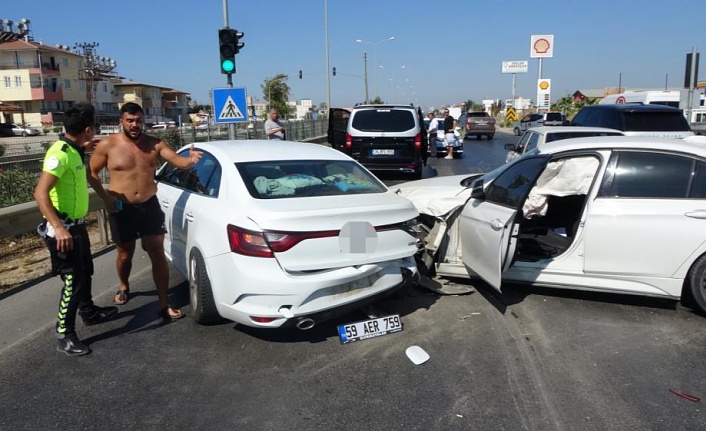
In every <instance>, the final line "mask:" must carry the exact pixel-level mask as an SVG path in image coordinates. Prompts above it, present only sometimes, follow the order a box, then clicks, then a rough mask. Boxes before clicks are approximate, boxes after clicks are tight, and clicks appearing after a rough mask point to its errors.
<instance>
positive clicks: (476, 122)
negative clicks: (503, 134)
mask: <svg viewBox="0 0 706 431" xmlns="http://www.w3.org/2000/svg"><path fill="white" fill-rule="evenodd" d="M465 115H466V121H465V124H464V126H465V131H464V133H465V136H464V138H465V139H468V138H469V137H471V136H475V137H477V138H478V139H481V136H483V135H485V136H486V137H487V138H488V139H489V140H491V139H493V136H495V118H493V117H491V116H490V114H488V113H487V112H485V111H477V112H467V113H466V114H465Z"/></svg>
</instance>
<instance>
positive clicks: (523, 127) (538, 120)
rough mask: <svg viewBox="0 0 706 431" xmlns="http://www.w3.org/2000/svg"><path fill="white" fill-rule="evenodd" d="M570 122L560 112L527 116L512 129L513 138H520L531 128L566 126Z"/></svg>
mask: <svg viewBox="0 0 706 431" xmlns="http://www.w3.org/2000/svg"><path fill="white" fill-rule="evenodd" d="M570 124H571V122H570V121H569V120H568V119H567V118H566V115H565V114H562V113H561V112H539V113H532V114H527V115H525V116H524V117H522V119H521V120H520V121H518V122H516V123H515V126H514V127H513V132H515V136H520V135H521V134H522V133H523V132H525V131H527V130H528V129H530V128H532V127H541V126H568V125H570Z"/></svg>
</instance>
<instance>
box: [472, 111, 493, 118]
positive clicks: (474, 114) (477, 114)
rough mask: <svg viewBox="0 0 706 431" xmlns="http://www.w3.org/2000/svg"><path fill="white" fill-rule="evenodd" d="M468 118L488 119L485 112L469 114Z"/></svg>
mask: <svg viewBox="0 0 706 431" xmlns="http://www.w3.org/2000/svg"><path fill="white" fill-rule="evenodd" d="M468 117H469V118H471V117H476V118H477V117H490V115H488V113H487V112H469V113H468Z"/></svg>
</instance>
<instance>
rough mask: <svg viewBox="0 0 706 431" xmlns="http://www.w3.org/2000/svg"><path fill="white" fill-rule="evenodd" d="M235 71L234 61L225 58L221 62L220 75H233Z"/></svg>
mask: <svg viewBox="0 0 706 431" xmlns="http://www.w3.org/2000/svg"><path fill="white" fill-rule="evenodd" d="M234 71H235V61H233V60H231V59H229V58H227V59H225V60H223V61H221V72H222V73H233V72H234Z"/></svg>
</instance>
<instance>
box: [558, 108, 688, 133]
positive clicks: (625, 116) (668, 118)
mask: <svg viewBox="0 0 706 431" xmlns="http://www.w3.org/2000/svg"><path fill="white" fill-rule="evenodd" d="M571 125H573V126H590V127H607V128H609V129H617V130H620V131H621V132H623V133H625V135H626V136H658V137H663V138H685V137H687V136H692V135H693V134H694V133H693V132H692V131H691V127H690V126H689V123H688V122H687V121H686V118H685V117H684V114H683V113H682V111H681V109H677V108H673V107H671V106H665V105H643V104H641V103H627V104H625V103H623V104H605V105H600V104H599V105H588V106H584V107H583V108H581V110H580V111H579V112H578V113H577V114H576V116H575V117H574V119H573V120H572V122H571Z"/></svg>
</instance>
